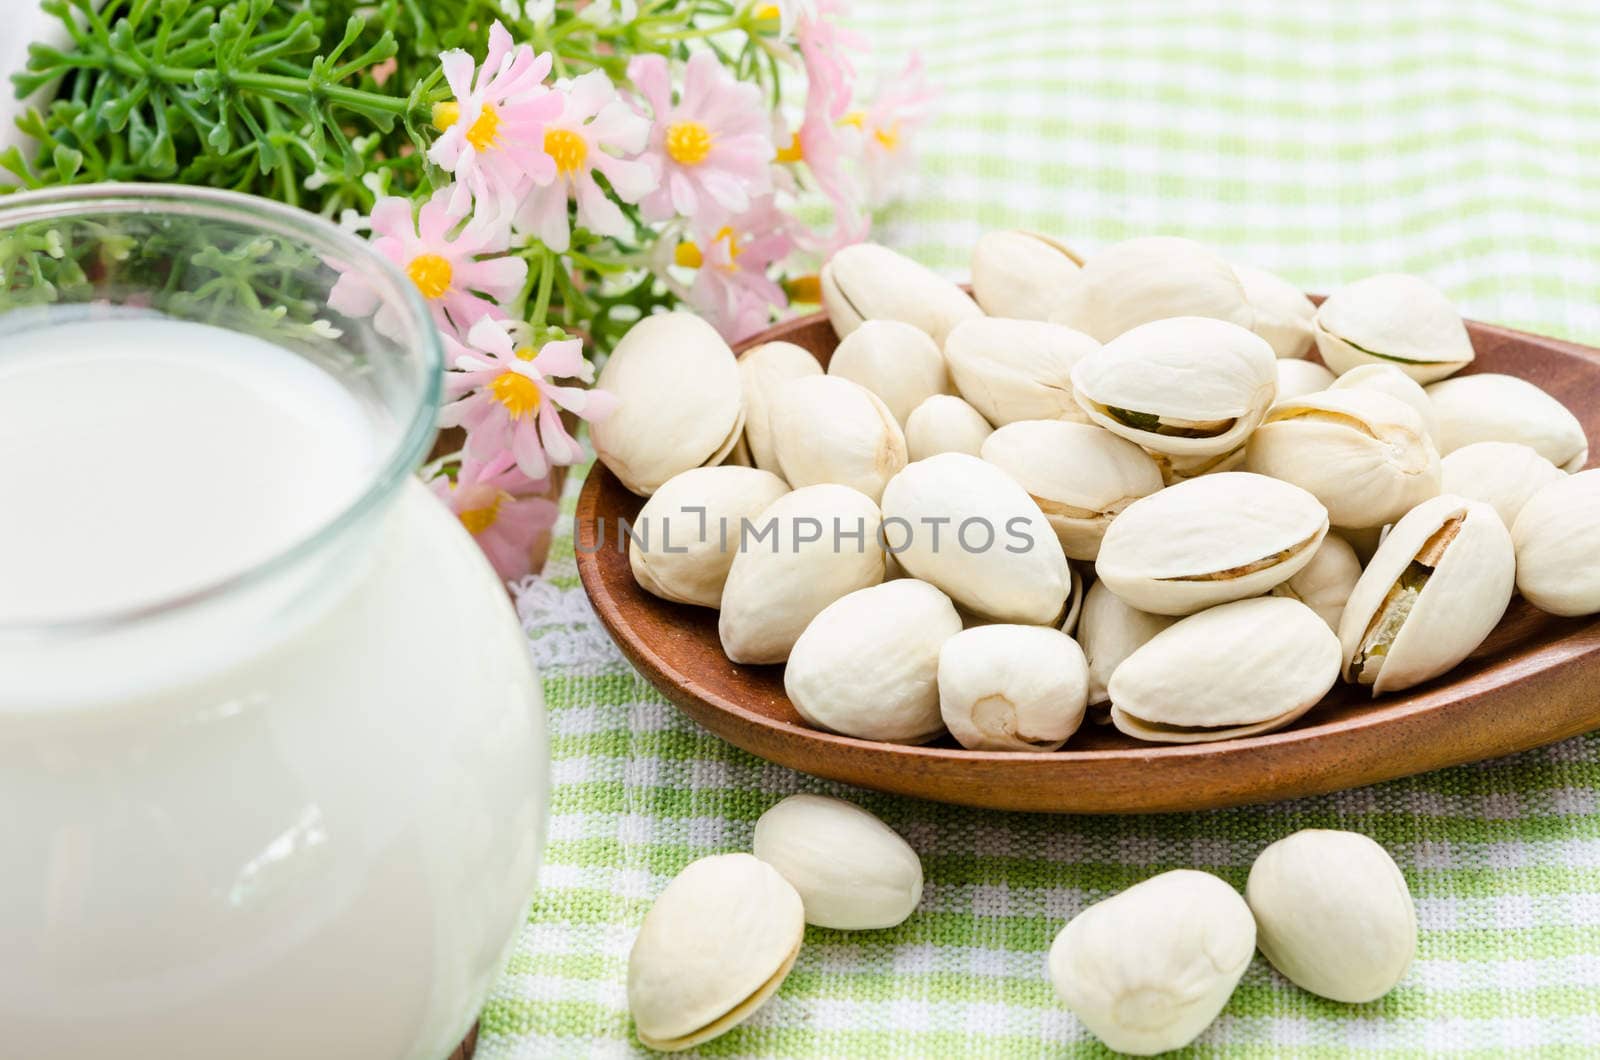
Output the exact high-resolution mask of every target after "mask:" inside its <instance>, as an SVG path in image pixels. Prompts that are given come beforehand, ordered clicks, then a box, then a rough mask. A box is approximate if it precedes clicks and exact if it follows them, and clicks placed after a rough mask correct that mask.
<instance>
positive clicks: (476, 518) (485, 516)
mask: <svg viewBox="0 0 1600 1060" xmlns="http://www.w3.org/2000/svg"><path fill="white" fill-rule="evenodd" d="M505 501H506V494H505V493H503V492H500V491H496V492H495V495H494V500H492V501H490V502H489V505H488V507H485V508H468V509H467V510H466V511H464V512H462V513H461V515H460V516H459V517H458V518H460V520H461V525H462V526H464V527H466V528H467V533H469V534H481V533H483V532H484V531H485V530H487V529H489V527H491V526H493V525H494V524H495V520H497V519H499V518H500V505H501V504H503V503H505Z"/></svg>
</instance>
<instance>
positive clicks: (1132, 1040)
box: [1050, 869, 1256, 1056]
mask: <svg viewBox="0 0 1600 1060" xmlns="http://www.w3.org/2000/svg"><path fill="white" fill-rule="evenodd" d="M1255 945H1256V925H1255V920H1254V918H1253V917H1251V915H1250V907H1249V906H1247V905H1245V903H1244V899H1243V898H1241V897H1239V892H1238V891H1235V890H1234V889H1233V888H1232V887H1229V886H1228V885H1227V884H1226V883H1224V882H1222V881H1221V880H1219V879H1217V878H1216V877H1215V876H1212V875H1211V874H1209V873H1205V872H1196V871H1194V870H1192V869H1178V870H1177V871H1175V872H1164V873H1162V874H1161V875H1159V876H1153V877H1151V878H1150V879H1148V880H1145V881H1144V882H1143V883H1139V884H1135V885H1134V886H1132V887H1130V888H1128V889H1127V890H1126V891H1123V892H1122V893H1121V894H1119V895H1116V896H1115V897H1112V898H1107V899H1106V900H1105V901H1103V902H1098V903H1096V904H1094V905H1091V906H1090V907H1089V908H1087V909H1085V910H1084V911H1083V912H1081V913H1079V914H1078V915H1077V916H1075V917H1073V918H1072V920H1071V921H1069V922H1068V923H1067V926H1066V927H1064V928H1062V929H1061V933H1060V934H1058V935H1057V936H1056V939H1055V942H1054V944H1052V945H1051V947H1050V979H1051V981H1052V982H1053V983H1054V985H1055V990H1056V996H1057V997H1059V998H1060V999H1061V1000H1062V1001H1063V1002H1064V1003H1065V1004H1066V1006H1067V1007H1068V1008H1069V1009H1071V1010H1072V1011H1073V1013H1074V1014H1075V1015H1076V1016H1077V1017H1078V1018H1079V1019H1080V1020H1082V1021H1083V1024H1084V1026H1086V1027H1088V1028H1089V1030H1090V1031H1091V1032H1092V1033H1093V1034H1094V1035H1095V1037H1097V1038H1099V1039H1100V1040H1101V1041H1102V1042H1104V1043H1105V1044H1106V1045H1108V1046H1110V1047H1111V1048H1112V1049H1115V1050H1117V1051H1119V1052H1124V1053H1131V1054H1132V1055H1134V1056H1153V1055H1155V1054H1156V1053H1162V1052H1166V1051H1167V1050H1169V1049H1179V1048H1182V1047H1183V1046H1185V1045H1188V1044H1189V1043H1190V1042H1192V1041H1194V1040H1195V1039H1196V1038H1198V1037H1199V1036H1200V1034H1201V1032H1203V1031H1204V1030H1205V1029H1206V1028H1207V1027H1209V1026H1210V1025H1211V1022H1212V1021H1213V1020H1215V1019H1216V1018H1217V1015H1218V1013H1220V1012H1221V1011H1222V1007H1223V1006H1224V1005H1226V1004H1227V1003H1228V998H1229V997H1230V996H1231V995H1232V994H1233V988H1234V987H1235V986H1237V985H1238V984H1239V980H1240V978H1241V977H1242V976H1243V975H1244V972H1245V969H1246V968H1248V967H1249V966H1250V959H1251V957H1253V956H1254V955H1255Z"/></svg>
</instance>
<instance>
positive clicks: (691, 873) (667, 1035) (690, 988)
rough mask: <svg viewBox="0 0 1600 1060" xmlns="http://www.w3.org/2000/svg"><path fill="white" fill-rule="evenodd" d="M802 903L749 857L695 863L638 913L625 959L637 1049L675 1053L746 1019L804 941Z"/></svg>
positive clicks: (774, 988) (763, 865)
mask: <svg viewBox="0 0 1600 1060" xmlns="http://www.w3.org/2000/svg"><path fill="white" fill-rule="evenodd" d="M805 930H806V921H805V909H804V905H803V903H802V902H801V900H800V895H799V894H798V893H796V892H795V889H794V887H793V886H791V885H790V884H789V881H788V880H785V879H784V878H783V876H782V875H781V874H780V873H779V872H778V870H777V869H775V868H773V867H772V866H771V865H768V864H767V863H766V862H764V861H761V860H760V859H758V858H755V857H752V856H751V855H749V854H717V855H714V856H712V857H708V858H701V859H700V860H699V861H696V862H692V863H691V864H690V865H688V866H687V867H686V868H685V869H684V870H683V871H682V872H680V873H678V875H677V877H676V878H674V879H673V881H672V882H671V883H669V884H667V887H666V890H664V891H662V892H661V894H660V896H658V897H657V898H656V900H655V904H654V905H652V906H651V907H650V911H649V912H648V913H646V914H645V917H644V923H643V924H642V925H640V927H639V934H638V937H636V938H635V939H634V941H633V949H632V950H631V951H629V953H628V1008H629V1009H630V1010H631V1011H632V1013H633V1026H634V1031H635V1032H636V1033H637V1034H638V1036H639V1041H640V1042H642V1043H643V1044H644V1045H645V1046H647V1047H649V1048H651V1049H659V1050H661V1051H663V1052H679V1051H681V1050H684V1049H689V1048H692V1047H693V1046H696V1045H699V1044H700V1043H701V1042H704V1041H707V1040H708V1039H711V1038H715V1037H716V1036H717V1035H719V1034H724V1033H726V1032H727V1031H729V1030H731V1029H732V1028H733V1027H735V1026H737V1025H738V1024H740V1023H742V1022H743V1021H744V1020H746V1019H747V1018H749V1016H750V1014H751V1013H753V1012H754V1011H755V1010H756V1009H758V1008H760V1007H761V1005H762V1003H763V1002H765V1001H766V1000H767V998H769V997H771V996H772V995H773V994H774V993H775V992H776V991H777V989H778V987H779V986H781V985H782V983H783V980H784V977H785V976H787V975H788V974H789V969H790V968H792V967H794V961H795V958H796V957H797V956H798V955H799V953H800V941H801V939H802V938H803V937H804V935H805Z"/></svg>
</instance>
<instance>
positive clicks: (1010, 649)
mask: <svg viewBox="0 0 1600 1060" xmlns="http://www.w3.org/2000/svg"><path fill="white" fill-rule="evenodd" d="M1088 692H1089V670H1088V666H1087V664H1086V663H1085V662H1084V661H1083V650H1082V649H1081V648H1079V647H1078V644H1077V642H1076V641H1074V640H1073V639H1072V638H1071V637H1069V636H1067V635H1066V634H1065V633H1063V632H1061V631H1060V630H1057V629H1051V628H1050V627H1048V626H1013V625H1005V624H999V625H992V626H976V627H974V628H972V629H969V630H965V631H963V632H961V633H958V634H956V635H955V636H954V637H951V638H950V639H949V640H947V641H946V642H945V644H944V647H943V648H942V649H940V651H939V712H940V714H941V715H943V717H944V723H945V726H946V727H948V728H949V730H950V734H951V735H952V736H954V737H955V738H956V742H957V743H959V744H960V745H961V746H962V747H965V748H967V749H968V750H969V751H1054V750H1055V749H1056V748H1058V747H1060V746H1061V745H1062V744H1064V743H1066V742H1067V738H1068V737H1070V736H1071V735H1072V734H1073V733H1075V732H1077V731H1078V726H1079V725H1081V724H1082V723H1083V714H1084V708H1085V707H1086V706H1087V705H1088Z"/></svg>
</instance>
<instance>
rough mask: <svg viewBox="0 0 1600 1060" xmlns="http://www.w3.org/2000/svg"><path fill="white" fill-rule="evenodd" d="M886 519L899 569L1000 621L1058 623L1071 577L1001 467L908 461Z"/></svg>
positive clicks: (953, 457) (948, 457) (953, 456)
mask: <svg viewBox="0 0 1600 1060" xmlns="http://www.w3.org/2000/svg"><path fill="white" fill-rule="evenodd" d="M883 515H884V524H885V525H884V538H885V540H886V541H887V543H888V547H889V548H890V549H892V550H893V551H894V552H895V554H896V558H897V559H898V560H899V561H900V566H902V567H903V568H905V570H906V572H907V573H908V574H910V575H911V576H912V577H914V578H921V579H922V580H923V581H926V582H931V583H932V584H933V585H936V586H938V587H939V588H940V589H943V590H944V591H945V592H946V593H949V594H950V597H951V598H952V599H953V600H955V601H956V603H957V604H959V605H961V606H962V607H965V608H967V609H969V610H971V611H975V612H977V613H978V614H979V615H981V616H983V617H985V618H989V619H994V620H996V621H1001V622H1023V623H1028V624H1033V625H1046V624H1050V623H1054V622H1056V621H1058V620H1059V619H1060V617H1061V613H1062V611H1063V609H1064V608H1065V606H1066V603H1067V592H1068V589H1069V587H1070V583H1071V576H1070V573H1069V572H1068V569H1067V558H1066V556H1065V555H1063V554H1062V552H1061V543H1060V542H1059V541H1057V540H1056V535H1055V532H1054V531H1053V530H1051V529H1050V524H1049V523H1048V522H1046V521H1045V518H1044V515H1043V513H1041V512H1040V511H1039V509H1038V507H1037V506H1036V505H1035V504H1034V503H1033V501H1031V500H1029V499H1028V494H1027V493H1026V492H1025V491H1024V490H1023V488H1022V487H1021V486H1019V485H1017V484H1016V483H1015V482H1013V481H1012V480H1011V478H1010V477H1009V476H1007V475H1006V473H1005V472H1003V471H1001V470H1000V469H999V468H997V467H995V466H993V465H992V464H987V463H984V462H983V461H982V460H979V459H978V458H977V457H974V456H967V455H966V454H964V453H941V454H940V455H938V456H934V457H929V458H928V459H927V460H919V461H917V462H916V463H914V464H908V465H907V466H906V469H905V470H904V471H902V472H900V474H898V475H896V476H895V477H894V478H892V479H890V480H889V485H888V486H887V487H885V489H884V491H883ZM735 563H736V564H737V561H735Z"/></svg>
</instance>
